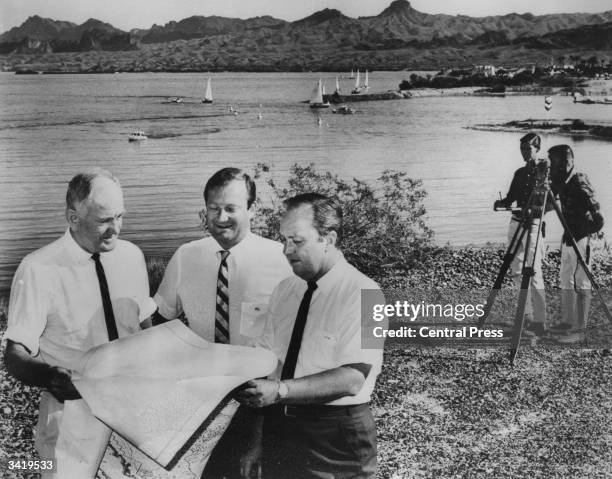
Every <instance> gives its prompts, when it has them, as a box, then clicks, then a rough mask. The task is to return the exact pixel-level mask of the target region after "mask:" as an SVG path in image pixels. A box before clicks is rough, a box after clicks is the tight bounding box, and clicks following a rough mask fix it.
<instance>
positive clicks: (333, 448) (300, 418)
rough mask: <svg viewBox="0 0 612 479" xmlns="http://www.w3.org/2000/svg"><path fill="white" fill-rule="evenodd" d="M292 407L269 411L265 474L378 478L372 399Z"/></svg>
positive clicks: (278, 478) (269, 478) (279, 478)
mask: <svg viewBox="0 0 612 479" xmlns="http://www.w3.org/2000/svg"><path fill="white" fill-rule="evenodd" d="M319 408H320V409H317V408H316V407H315V408H312V411H310V410H309V408H308V407H305V406H304V407H296V408H294V409H293V411H292V408H291V407H290V408H289V410H288V411H287V412H288V414H294V413H295V414H296V416H297V417H291V416H287V415H285V414H282V413H280V414H279V413H276V414H272V415H269V416H266V418H265V422H264V457H263V476H264V478H265V479H286V478H292V479H293V478H296V479H297V478H299V479H302V478H309V479H311V478H318V479H332V478H333V479H340V478H341V479H348V478H359V479H362V478H363V479H365V478H373V477H375V475H376V425H375V423H374V418H373V417H372V413H371V411H370V408H369V406H368V405H367V404H361V405H358V406H353V407H348V408H332V409H325V407H323V408H321V407H320V406H319Z"/></svg>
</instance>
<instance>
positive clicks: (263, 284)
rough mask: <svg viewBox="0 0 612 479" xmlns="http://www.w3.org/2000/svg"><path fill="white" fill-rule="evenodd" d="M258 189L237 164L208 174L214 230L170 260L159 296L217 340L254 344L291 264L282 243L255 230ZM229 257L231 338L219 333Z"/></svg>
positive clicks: (209, 220) (166, 307)
mask: <svg viewBox="0 0 612 479" xmlns="http://www.w3.org/2000/svg"><path fill="white" fill-rule="evenodd" d="M255 195H256V190H255V183H254V182H253V180H252V179H251V178H250V176H249V175H247V174H246V173H244V172H242V171H241V170H239V169H237V168H223V169H221V170H219V171H217V172H216V173H215V174H214V175H213V176H212V177H211V178H210V179H209V180H208V182H207V183H206V186H205V187H204V201H205V203H206V227H207V229H208V232H209V233H210V236H208V237H206V238H203V239H200V240H196V241H192V242H190V243H186V244H184V245H182V246H181V247H180V248H179V249H178V250H177V251H176V253H175V254H174V256H173V257H172V259H171V260H170V262H169V263H168V266H167V267H166V271H165V272H164V278H163V280H162V282H161V284H160V286H159V289H158V290H157V294H156V295H155V298H154V299H155V302H156V303H157V305H158V306H159V311H158V312H159V314H160V315H161V316H163V318H165V319H168V320H169V319H174V318H177V317H179V316H180V315H181V314H184V315H185V317H186V319H187V321H188V323H189V327H190V328H191V329H193V330H194V331H195V332H196V333H197V334H198V335H200V336H201V337H203V338H204V339H206V340H208V341H211V342H215V341H217V342H229V343H230V344H239V345H249V344H250V343H251V342H252V341H253V338H255V337H257V336H259V335H260V334H261V332H262V331H263V326H264V319H263V318H264V313H265V310H266V308H267V304H268V299H269V297H270V294H271V293H272V291H273V290H274V288H275V287H276V285H277V284H278V283H279V282H280V281H281V280H282V279H284V278H286V277H288V276H290V275H291V268H290V267H289V263H287V259H286V258H285V257H284V255H283V251H282V245H281V244H280V243H278V242H276V241H272V240H269V239H266V238H262V237H261V236H257V235H255V234H253V233H252V232H251V218H252V217H253V214H254V203H255ZM224 252H225V253H224ZM223 257H225V264H226V270H225V280H226V283H227V288H228V291H227V296H226V297H224V299H227V303H228V304H227V305H224V308H226V309H227V312H228V316H229V321H228V323H229V331H228V332H229V338H227V337H226V338H224V339H225V340H221V339H220V338H218V337H216V334H215V323H216V315H217V303H218V301H219V297H218V293H219V291H218V286H219V270H220V268H221V263H222V262H223ZM227 339H229V341H226V340H227Z"/></svg>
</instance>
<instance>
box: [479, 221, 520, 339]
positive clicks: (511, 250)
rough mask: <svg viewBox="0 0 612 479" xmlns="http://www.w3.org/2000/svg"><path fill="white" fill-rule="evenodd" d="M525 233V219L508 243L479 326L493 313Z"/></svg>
mask: <svg viewBox="0 0 612 479" xmlns="http://www.w3.org/2000/svg"><path fill="white" fill-rule="evenodd" d="M525 233H526V228H525V223H524V221H521V222H520V223H519V225H518V227H517V228H516V230H515V231H514V234H513V235H512V239H511V240H510V244H509V245H508V248H506V253H505V254H504V260H503V262H502V265H501V267H500V268H499V272H498V273H497V278H496V279H495V283H493V288H492V289H491V291H490V292H489V296H488V297H487V302H486V305H485V308H484V314H483V315H482V316H481V317H480V320H479V321H478V327H479V328H482V326H483V325H484V323H485V321H486V320H487V318H488V317H489V314H490V313H491V309H492V308H493V303H494V302H495V298H497V295H498V293H499V291H500V289H501V287H502V284H503V282H504V278H505V277H506V274H507V273H508V270H509V269H510V266H511V265H512V261H514V258H515V256H516V252H517V251H518V249H519V247H520V246H521V244H522V241H523V237H524V236H525Z"/></svg>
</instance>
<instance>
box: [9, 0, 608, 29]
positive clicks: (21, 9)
mask: <svg viewBox="0 0 612 479" xmlns="http://www.w3.org/2000/svg"><path fill="white" fill-rule="evenodd" d="M390 3H391V0H174V1H172V0H163V1H162V0H0V33H3V32H5V31H7V30H9V29H10V28H12V27H14V26H18V25H21V24H22V23H23V22H24V21H25V20H26V19H27V18H28V17H29V16H31V15H39V16H41V17H44V18H51V19H53V20H67V21H71V22H74V23H77V24H81V23H83V22H85V21H86V20H87V19H89V18H96V19H98V20H102V21H104V22H108V23H110V24H112V25H113V26H115V27H117V28H121V29H123V30H130V29H132V28H150V27H151V25H153V24H154V23H157V24H158V25H163V24H165V23H167V22H169V21H170V20H182V19H183V18H186V17H189V16H192V15H204V16H210V15H219V16H223V17H238V18H249V17H255V16H261V15H271V16H273V17H276V18H281V19H283V20H288V21H293V20H298V19H300V18H304V17H306V16H308V15H310V14H312V13H314V12H316V11H318V10H322V9H323V8H326V7H327V8H336V9H338V10H340V11H341V12H342V13H344V14H345V15H347V16H349V17H359V16H369V15H378V14H379V13H380V12H382V11H383V10H384V9H385V8H386V7H387V6H388V5H389V4H390ZM411 4H412V7H413V8H415V9H416V10H419V11H421V12H425V13H447V14H450V15H457V14H461V15H469V16H474V17H482V16H487V15H504V14H506V13H512V12H516V13H525V12H531V13H533V14H535V15H542V14H545V13H572V12H592V13H595V12H604V11H606V10H612V2H611V1H610V0H537V1H534V0H497V1H496V0H412V1H411Z"/></svg>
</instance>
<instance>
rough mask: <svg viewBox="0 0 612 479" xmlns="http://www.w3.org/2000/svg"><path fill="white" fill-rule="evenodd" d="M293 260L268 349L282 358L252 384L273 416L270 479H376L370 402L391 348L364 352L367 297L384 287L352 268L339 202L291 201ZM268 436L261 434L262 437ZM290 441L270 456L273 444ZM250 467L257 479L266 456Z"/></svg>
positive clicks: (246, 397)
mask: <svg viewBox="0 0 612 479" xmlns="http://www.w3.org/2000/svg"><path fill="white" fill-rule="evenodd" d="M285 206H286V208H287V211H286V213H285V214H284V216H283V218H282V220H281V226H280V231H281V235H282V236H283V237H284V243H285V250H284V251H285V255H286V256H287V259H288V260H289V263H290V264H291V266H292V268H293V271H294V273H295V276H292V277H291V278H287V279H286V280H284V281H283V282H281V283H280V284H279V285H278V287H277V288H276V289H275V291H274V293H273V294H272V298H271V299H270V305H269V316H268V320H267V322H266V329H265V331H264V334H263V336H262V337H261V338H260V344H261V345H262V346H264V347H267V348H268V349H270V350H271V351H273V352H274V353H275V354H276V355H277V357H278V358H279V365H278V368H277V371H276V373H275V374H274V375H272V376H271V377H270V378H269V379H256V380H253V381H249V382H248V383H247V384H246V386H245V388H244V389H242V390H241V391H240V392H239V393H238V397H239V399H240V401H241V402H242V403H243V404H246V405H249V406H251V407H255V408H261V407H266V406H272V407H271V408H268V409H267V413H266V415H265V420H264V422H265V424H264V427H263V429H264V473H265V477H296V478H301V477H355V478H357V477H359V478H365V477H374V476H375V473H376V427H375V424H374V419H373V417H372V413H371V411H370V408H369V405H368V401H369V400H370V395H371V393H372V390H373V389H374V383H375V381H376V376H377V375H378V373H379V372H380V368H381V365H382V354H383V351H382V347H381V348H379V349H362V346H361V294H362V290H364V289H367V290H378V285H377V284H376V283H375V282H374V281H372V280H371V279H369V278H368V277H366V276H364V275H363V274H362V273H360V272H359V271H358V270H357V269H355V268H354V267H353V266H351V265H349V264H348V263H347V261H346V260H345V259H344V256H343V255H342V253H341V251H340V250H339V249H338V247H337V242H338V240H339V239H340V238H339V236H340V234H341V231H342V210H341V208H340V207H339V205H338V202H337V201H335V200H333V199H330V198H327V197H325V196H323V195H319V194H316V193H308V194H304V195H298V196H296V197H294V198H291V199H289V200H287V201H286V202H285ZM260 433H261V429H260V430H259V431H258V434H260ZM275 436H276V437H277V438H280V440H279V441H277V443H276V447H283V449H280V450H279V449H276V450H272V451H269V453H266V449H267V447H268V446H267V444H268V440H269V439H270V440H271V439H272V438H273V437H275ZM253 446H254V447H253V449H252V451H251V453H250V454H249V455H247V456H246V457H245V458H244V459H243V461H242V473H243V476H246V477H248V475H249V474H251V473H252V471H253V468H254V466H255V465H256V463H257V462H258V461H259V460H260V457H259V456H260V454H261V447H260V446H259V445H258V443H257V440H254V441H253Z"/></svg>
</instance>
